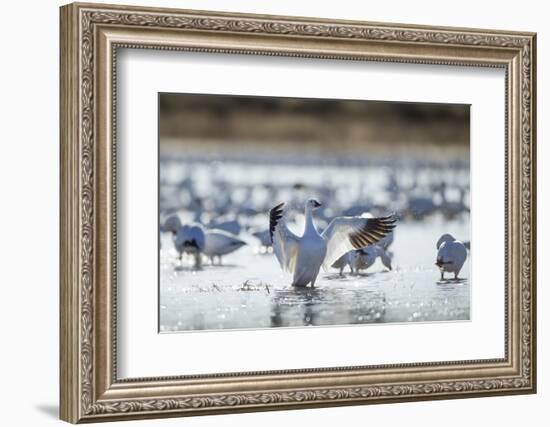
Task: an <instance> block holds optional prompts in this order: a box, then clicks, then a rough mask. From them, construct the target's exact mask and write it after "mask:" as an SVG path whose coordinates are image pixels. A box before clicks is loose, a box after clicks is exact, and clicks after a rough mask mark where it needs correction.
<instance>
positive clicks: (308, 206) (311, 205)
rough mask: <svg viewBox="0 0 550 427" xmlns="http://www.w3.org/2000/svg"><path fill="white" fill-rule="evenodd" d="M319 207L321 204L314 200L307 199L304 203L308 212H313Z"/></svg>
mask: <svg viewBox="0 0 550 427" xmlns="http://www.w3.org/2000/svg"><path fill="white" fill-rule="evenodd" d="M319 207H321V203H319V202H318V201H317V200H315V199H308V201H307V202H306V210H308V211H313V210H315V209H317V208H319Z"/></svg>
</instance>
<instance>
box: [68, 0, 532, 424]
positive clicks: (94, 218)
mask: <svg viewBox="0 0 550 427" xmlns="http://www.w3.org/2000/svg"><path fill="white" fill-rule="evenodd" d="M535 41H536V38H535V34H533V33H519V32H508V31H494V30H477V29H459V28H436V27H423V26H411V25H400V24H382V23H366V22H352V21H328V20H321V19H311V18H295V17H279V16H262V15H241V14H227V13H214V12H197V11H186V10H175V9H157V8H138V7H128V6H112V5H99V4H79V3H77V4H71V5H67V6H63V7H62V8H61V39H60V43H61V49H60V51H61V64H60V65H61V82H60V109H61V113H60V114H61V117H60V135H61V177H60V178H61V219H60V228H61V237H60V247H61V249H60V251H61V266H60V272H61V283H60V307H61V313H60V316H61V320H60V325H61V331H60V334H61V335H60V338H61V340H60V341H61V348H60V350H61V351H60V376H61V378H60V382H61V418H62V419H64V420H66V421H70V422H73V423H76V422H89V421H103V420H115V419H128V418H151V417H165V416H179V415H200V414H213V413H226V412H239V411H258V410H275V409H287V408H304V407H318V406H329V405H350V404H366V403H383V402H398V401H410V400H427V399H442V398H456V397H474V396H485V395H494V394H519V393H533V392H535V390H536V340H535V327H536V318H535V314H536V311H535V306H536V304H535V303H536V300H535V296H536V292H535V291H536V288H535V280H536V274H535V271H536V270H535V268H536V252H535V248H536V242H535V237H536V217H535V215H536V205H535V203H536V183H535V176H536V173H535V155H536V151H535V148H536V147H535V80H536V79H535V49H536V48H535V46H536V45H535ZM119 48H135V49H168V50H182V51H185V50H187V51H200V52H216V53H226V54H235V53H239V54H251V55H277V56H295V57H307V58H321V59H342V60H356V61H365V60H368V61H391V62H405V63H421V64H424V63H425V64H445V65H471V66H482V67H501V68H504V69H505V71H506V90H505V91H504V93H503V96H505V97H506V141H505V143H506V145H505V147H506V148H505V149H506V168H505V169H506V175H505V176H504V177H503V179H504V180H505V186H506V211H505V212H504V214H505V218H506V221H505V222H506V230H505V235H506V239H505V241H506V244H505V246H506V247H505V260H506V272H505V278H506V283H505V284H503V285H504V286H505V296H506V298H505V299H506V308H505V325H504V327H505V343H504V346H505V352H504V353H505V357H504V358H503V359H492V360H471V361H456V362H433V363H421V364H403V365H383V366H353V367H335V368H324V369H302V370H289V371H269V372H243V373H239V374H224V373H219V374H214V375H195V376H187V377H183V376H182V377H171V378H138V379H132V380H120V379H117V375H116V248H117V243H116V179H115V177H116V165H117V161H116V114H115V113H116V108H115V106H116V58H117V49H119Z"/></svg>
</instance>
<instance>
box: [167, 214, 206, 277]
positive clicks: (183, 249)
mask: <svg viewBox="0 0 550 427" xmlns="http://www.w3.org/2000/svg"><path fill="white" fill-rule="evenodd" d="M173 242H174V247H175V248H176V250H177V251H178V254H179V260H180V262H181V258H182V255H183V254H184V253H186V254H190V255H193V257H194V258H195V266H194V267H195V269H199V268H200V267H201V252H202V251H203V250H204V247H205V243H206V239H205V233H204V230H203V228H202V227H201V226H200V225H197V224H192V225H182V226H181V227H180V228H179V229H178V230H177V232H176V233H175V235H173Z"/></svg>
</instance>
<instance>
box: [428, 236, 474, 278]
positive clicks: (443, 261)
mask: <svg viewBox="0 0 550 427" xmlns="http://www.w3.org/2000/svg"><path fill="white" fill-rule="evenodd" d="M436 247H437V259H436V261H435V265H437V266H438V267H439V270H440V271H441V280H443V279H444V273H446V272H447V273H454V275H455V279H458V273H460V270H461V269H462V266H463V265H464V262H465V261H466V257H467V256H468V253H467V251H466V246H464V243H462V242H460V241H458V240H456V239H455V238H454V237H453V236H451V235H450V234H444V235H443V236H441V237H440V238H439V240H438V241H437V245H436Z"/></svg>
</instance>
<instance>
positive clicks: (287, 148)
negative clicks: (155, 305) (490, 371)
mask: <svg viewBox="0 0 550 427" xmlns="http://www.w3.org/2000/svg"><path fill="white" fill-rule="evenodd" d="M158 121H159V330H160V332H180V331H181V332H184V331H203V330H224V329H225V330H227V329H258V328H279V327H316V326H342V325H360V324H371V323H377V324H384V323H394V322H401V323H408V322H436V321H437V322H440V321H461V320H462V321H464V320H469V319H470V303H471V295H470V289H471V286H472V283H471V282H470V264H469V258H470V250H471V242H470V106H469V105H457V104H431V103H411V102H385V101H384V102H383V101H376V100H372V101H371V100H342V99H305V98H283V97H259V96H238V95H216V94H188V93H160V94H159V117H158Z"/></svg>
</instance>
